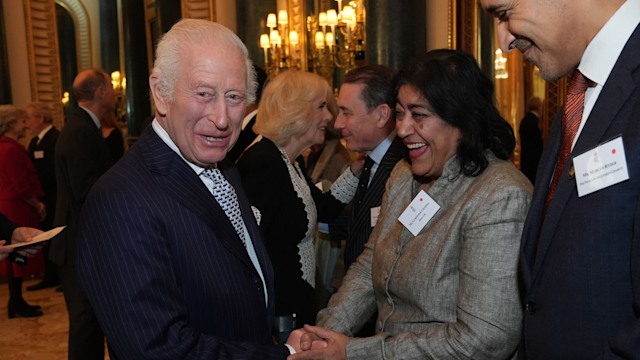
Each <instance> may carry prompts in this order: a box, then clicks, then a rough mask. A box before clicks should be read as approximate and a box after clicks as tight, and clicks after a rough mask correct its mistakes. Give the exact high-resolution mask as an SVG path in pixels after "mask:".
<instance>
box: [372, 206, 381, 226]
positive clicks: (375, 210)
mask: <svg viewBox="0 0 640 360" xmlns="http://www.w3.org/2000/svg"><path fill="white" fill-rule="evenodd" d="M378 216H380V206H378V207H374V208H371V227H374V226H376V224H377V223H378Z"/></svg>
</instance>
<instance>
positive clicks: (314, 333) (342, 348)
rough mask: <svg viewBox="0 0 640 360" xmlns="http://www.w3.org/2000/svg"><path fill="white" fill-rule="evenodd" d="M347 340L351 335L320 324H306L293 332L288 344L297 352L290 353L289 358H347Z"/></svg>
mask: <svg viewBox="0 0 640 360" xmlns="http://www.w3.org/2000/svg"><path fill="white" fill-rule="evenodd" d="M347 342H349V337H348V336H346V335H344V334H341V333H338V332H335V331H331V330H328V329H325V328H322V327H319V326H311V325H305V326H304V327H303V328H300V329H296V330H294V331H293V332H291V335H289V338H288V339H287V344H289V345H291V346H292V347H293V348H294V349H295V351H296V353H295V354H293V355H289V357H287V360H311V359H333V360H342V359H346V358H347Z"/></svg>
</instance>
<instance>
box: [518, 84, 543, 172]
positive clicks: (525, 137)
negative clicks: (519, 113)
mask: <svg viewBox="0 0 640 360" xmlns="http://www.w3.org/2000/svg"><path fill="white" fill-rule="evenodd" d="M526 105H527V106H526V107H527V113H526V114H525V115H524V118H522V121H521V122H520V128H519V129H518V132H519V134H520V170H521V171H522V173H523V174H525V175H526V176H527V178H528V179H529V181H531V183H532V184H534V183H535V180H536V171H537V169H538V162H539V161H540V155H541V154H542V132H541V131H540V127H539V126H538V122H539V120H540V109H542V100H540V98H539V97H535V96H533V97H531V98H530V99H529V100H527V104H526Z"/></svg>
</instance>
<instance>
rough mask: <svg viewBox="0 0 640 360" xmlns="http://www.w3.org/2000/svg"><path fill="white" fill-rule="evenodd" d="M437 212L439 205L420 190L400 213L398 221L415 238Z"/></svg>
mask: <svg viewBox="0 0 640 360" xmlns="http://www.w3.org/2000/svg"><path fill="white" fill-rule="evenodd" d="M438 210H440V205H438V204H437V203H436V202H435V200H433V199H432V198H431V196H429V195H428V194H427V193H426V192H424V190H420V192H419V193H418V195H416V197H415V198H413V200H412V201H411V203H410V204H409V206H408V207H407V208H406V209H405V210H404V211H403V212H402V214H401V215H400V217H399V218H398V220H400V222H401V223H402V225H404V227H406V228H407V229H408V230H409V231H411V233H412V234H413V236H416V235H418V233H420V230H422V228H424V226H425V225H426V224H427V222H429V220H431V218H432V217H433V215H435V214H436V213H437V212H438Z"/></svg>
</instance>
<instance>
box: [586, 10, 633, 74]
mask: <svg viewBox="0 0 640 360" xmlns="http://www.w3.org/2000/svg"><path fill="white" fill-rule="evenodd" d="M639 23H640V1H637V0H629V1H626V2H625V3H624V4H622V6H620V8H619V9H618V10H617V11H616V12H615V13H614V14H613V16H612V17H611V18H610V19H609V20H608V21H607V22H606V23H605V24H604V26H603V27H602V29H600V31H599V32H598V33H597V34H596V36H595V37H594V38H593V40H591V42H590V43H589V45H588V46H587V48H586V49H585V51H584V54H582V59H581V60H580V65H579V66H578V70H580V72H581V73H582V74H583V75H584V76H586V77H587V78H588V79H589V80H591V81H593V82H595V83H596V84H597V85H599V86H604V84H605V83H606V82H607V78H608V77H609V74H611V70H613V67H614V66H615V64H616V61H618V57H619V56H620V54H621V53H622V49H623V48H624V46H625V44H626V43H627V41H628V40H629V38H630V37H631V34H632V33H633V31H634V30H635V28H636V27H637V26H638V24H639Z"/></svg>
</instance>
